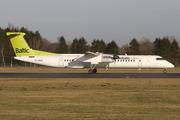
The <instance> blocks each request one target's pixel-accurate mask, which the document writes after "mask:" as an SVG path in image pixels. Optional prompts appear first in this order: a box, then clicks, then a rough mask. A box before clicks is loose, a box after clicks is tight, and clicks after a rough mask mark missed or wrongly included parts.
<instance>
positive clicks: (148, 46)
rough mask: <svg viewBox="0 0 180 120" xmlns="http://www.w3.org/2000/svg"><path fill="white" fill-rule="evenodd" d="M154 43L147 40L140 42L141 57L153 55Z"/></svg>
mask: <svg viewBox="0 0 180 120" xmlns="http://www.w3.org/2000/svg"><path fill="white" fill-rule="evenodd" d="M153 46H154V43H153V42H151V41H150V39H149V38H143V39H142V41H141V42H140V45H139V49H140V51H141V53H142V55H152V54H153Z"/></svg>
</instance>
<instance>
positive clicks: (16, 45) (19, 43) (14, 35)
mask: <svg viewBox="0 0 180 120" xmlns="http://www.w3.org/2000/svg"><path fill="white" fill-rule="evenodd" d="M6 35H7V36H9V37H10V41H11V44H12V46H13V49H14V52H15V54H16V56H34V53H33V51H32V49H31V48H30V47H29V45H28V44H27V42H26V40H25V39H24V37H23V36H24V35H25V33H21V32H7V33H6Z"/></svg>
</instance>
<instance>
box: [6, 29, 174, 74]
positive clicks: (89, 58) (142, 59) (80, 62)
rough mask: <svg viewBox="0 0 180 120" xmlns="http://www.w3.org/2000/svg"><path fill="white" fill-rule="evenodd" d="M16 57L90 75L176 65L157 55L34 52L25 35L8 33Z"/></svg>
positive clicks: (164, 67)
mask: <svg viewBox="0 0 180 120" xmlns="http://www.w3.org/2000/svg"><path fill="white" fill-rule="evenodd" d="M6 35H7V36H9V38H10V41H11V44H12V46H13V49H14V52H15V54H16V57H14V59H16V60H20V61H25V62H30V63H35V64H40V65H45V66H51V67H62V68H90V70H89V71H88V72H89V73H96V72H97V68H106V69H107V68H138V69H141V68H163V69H164V71H163V72H164V73H166V72H167V70H166V69H167V68H173V67H174V65H173V64H171V63H170V62H168V61H167V60H165V59H164V58H162V57H161V56H157V55H113V54H104V53H98V52H96V53H93V52H86V53H85V54H57V53H51V52H44V51H39V50H33V49H31V48H30V47H29V45H28V44H27V43H26V41H25V39H24V37H23V36H24V35H25V33H22V32H7V33H6Z"/></svg>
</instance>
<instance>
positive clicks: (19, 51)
mask: <svg viewBox="0 0 180 120" xmlns="http://www.w3.org/2000/svg"><path fill="white" fill-rule="evenodd" d="M16 53H29V49H26V48H22V49H19V48H16Z"/></svg>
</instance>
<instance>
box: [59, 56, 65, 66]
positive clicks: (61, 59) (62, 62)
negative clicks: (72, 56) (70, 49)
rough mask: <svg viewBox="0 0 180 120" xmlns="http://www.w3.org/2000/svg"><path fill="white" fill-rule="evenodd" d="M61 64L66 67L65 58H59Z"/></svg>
mask: <svg viewBox="0 0 180 120" xmlns="http://www.w3.org/2000/svg"><path fill="white" fill-rule="evenodd" d="M59 66H60V67H64V58H59Z"/></svg>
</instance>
